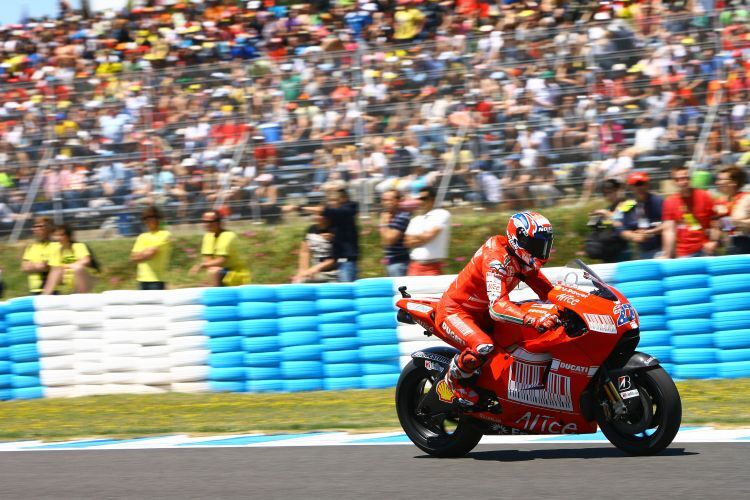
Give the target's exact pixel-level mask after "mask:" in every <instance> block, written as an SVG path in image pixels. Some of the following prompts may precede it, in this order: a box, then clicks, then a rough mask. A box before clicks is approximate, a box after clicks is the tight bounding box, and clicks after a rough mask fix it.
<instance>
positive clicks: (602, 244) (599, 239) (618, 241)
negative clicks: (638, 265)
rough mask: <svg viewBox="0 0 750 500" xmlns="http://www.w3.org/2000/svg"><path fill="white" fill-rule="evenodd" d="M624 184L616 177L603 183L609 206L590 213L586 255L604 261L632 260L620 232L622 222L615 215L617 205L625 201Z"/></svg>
mask: <svg viewBox="0 0 750 500" xmlns="http://www.w3.org/2000/svg"><path fill="white" fill-rule="evenodd" d="M621 188H622V184H621V183H620V181H618V180H616V179H606V180H605V181H604V183H603V184H602V195H604V199H605V200H606V201H607V208H602V209H599V210H594V211H593V212H591V213H590V214H589V221H588V224H587V225H588V227H589V228H590V229H591V233H590V234H589V235H588V236H587V237H586V241H585V242H584V245H585V249H586V255H587V256H588V257H589V258H592V259H598V260H601V261H603V262H622V261H625V260H630V257H631V254H630V247H629V245H628V242H627V240H625V239H624V238H623V237H622V235H621V234H620V227H621V225H620V222H619V221H617V220H615V218H614V215H615V212H616V210H617V207H618V206H619V205H620V204H621V203H622V202H623V201H624V197H623V196H622V189H621Z"/></svg>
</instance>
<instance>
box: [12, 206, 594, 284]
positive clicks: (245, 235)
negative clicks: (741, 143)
mask: <svg viewBox="0 0 750 500" xmlns="http://www.w3.org/2000/svg"><path fill="white" fill-rule="evenodd" d="M594 206H596V205H591V206H586V207H576V208H575V209H573V208H570V207H556V208H550V209H546V210H544V214H545V215H546V216H547V217H549V219H550V220H551V221H552V223H553V224H554V226H555V232H556V236H555V248H554V249H553V250H552V251H553V254H552V259H551V264H550V265H554V266H559V265H564V264H565V263H566V262H568V261H570V260H571V259H572V258H575V257H577V256H580V255H582V252H581V250H582V248H583V239H584V235H585V234H586V221H587V218H588V216H587V214H588V212H589V211H590V209H591V208H593V207H594ZM453 212H454V217H453V227H452V228H451V236H452V237H451V246H450V254H451V256H450V259H449V261H448V268H447V273H449V274H450V273H457V272H458V271H460V270H461V268H462V267H463V266H464V265H465V264H466V261H467V260H468V259H469V258H471V256H472V255H474V252H475V251H476V249H477V248H479V246H480V245H481V244H482V243H484V241H485V240H486V239H487V238H488V237H489V236H490V235H492V234H497V233H498V232H500V231H504V230H505V224H506V221H507V218H508V216H509V215H510V212H498V211H494V210H493V211H487V212H475V211H474V210H471V209H465V208H463V209H455V210H453ZM311 223H312V222H311V220H309V219H307V218H293V219H291V220H290V221H289V222H288V223H285V224H283V225H280V226H267V225H253V224H250V223H248V222H247V221H239V222H230V223H229V224H228V225H227V227H228V228H229V229H232V230H233V231H236V232H237V233H238V234H239V235H240V248H241V251H242V253H243V255H245V256H246V258H247V262H248V263H249V265H250V268H251V270H252V272H253V281H254V282H255V283H288V282H289V281H290V279H291V277H292V276H293V275H294V274H295V272H296V270H297V255H298V248H299V244H300V241H301V240H302V237H303V235H304V234H305V230H306V229H307V227H308V226H309V225H310V224H311ZM377 223H378V220H377V214H375V216H374V217H373V218H370V219H366V220H361V221H360V224H359V226H360V255H361V261H360V277H362V278H370V277H376V276H384V275H385V268H384V267H383V264H382V263H381V259H382V257H383V251H382V247H381V245H380V241H379V235H378V231H377ZM199 231H200V229H197V228H193V229H188V230H184V229H181V230H179V232H177V231H175V232H176V234H175V240H174V250H173V252H172V262H171V267H170V270H169V272H168V274H167V283H169V285H170V287H172V288H184V287H189V286H198V285H200V283H199V282H198V280H197V279H196V278H195V277H191V276H188V275H187V273H186V272H185V271H186V270H187V269H189V268H190V266H191V265H193V264H194V263H195V262H197V261H198V258H199V254H200V241H201V237H202V234H201V233H200V232H199ZM134 241H135V240H134V238H114V239H107V240H94V241H89V242H88V243H89V245H90V247H91V248H92V249H93V251H94V253H95V255H96V257H97V259H98V260H99V262H100V263H101V266H102V269H103V272H102V274H101V276H100V278H99V279H98V280H97V283H96V285H95V289H94V291H96V292H101V291H104V290H113V289H135V288H137V287H136V282H135V265H134V264H133V263H131V262H130V261H129V256H130V249H131V248H132V247H133V242H134ZM27 243H28V242H21V243H19V244H17V245H1V244H0V269H4V271H5V272H4V276H5V286H6V298H10V297H18V296H22V295H27V294H28V288H27V284H26V276H25V275H24V273H22V272H21V270H20V264H21V255H22V254H23V249H24V247H25V245H26V244H27Z"/></svg>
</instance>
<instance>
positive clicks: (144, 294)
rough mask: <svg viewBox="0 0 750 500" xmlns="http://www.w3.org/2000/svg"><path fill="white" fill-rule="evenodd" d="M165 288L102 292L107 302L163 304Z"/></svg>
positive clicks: (109, 303)
mask: <svg viewBox="0 0 750 500" xmlns="http://www.w3.org/2000/svg"><path fill="white" fill-rule="evenodd" d="M165 294H166V292H165V291H164V290H108V291H106V292H103V293H102V297H104V302H105V304H108V305H117V304H120V305H133V304H163V303H164V296H165Z"/></svg>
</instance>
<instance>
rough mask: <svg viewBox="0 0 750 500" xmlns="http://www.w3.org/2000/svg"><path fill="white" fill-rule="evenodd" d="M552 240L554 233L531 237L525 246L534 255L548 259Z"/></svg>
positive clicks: (537, 257)
mask: <svg viewBox="0 0 750 500" xmlns="http://www.w3.org/2000/svg"><path fill="white" fill-rule="evenodd" d="M552 240H553V238H552V235H549V236H547V235H543V236H542V235H539V236H537V237H535V238H529V239H528V241H527V242H526V245H525V246H524V247H525V248H526V250H527V251H528V252H529V253H530V254H531V255H532V257H534V258H536V259H541V260H547V259H549V254H550V252H551V251H552Z"/></svg>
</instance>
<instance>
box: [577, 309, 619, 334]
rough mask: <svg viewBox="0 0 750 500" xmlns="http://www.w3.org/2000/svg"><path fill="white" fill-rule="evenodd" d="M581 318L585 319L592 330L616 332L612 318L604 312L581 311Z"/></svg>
mask: <svg viewBox="0 0 750 500" xmlns="http://www.w3.org/2000/svg"><path fill="white" fill-rule="evenodd" d="M583 319H584V320H586V323H587V324H588V325H589V330H591V331H592V332H599V333H610V334H613V333H617V327H616V326H615V322H614V320H613V319H612V318H611V317H609V316H607V315H606V314H590V313H583Z"/></svg>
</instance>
